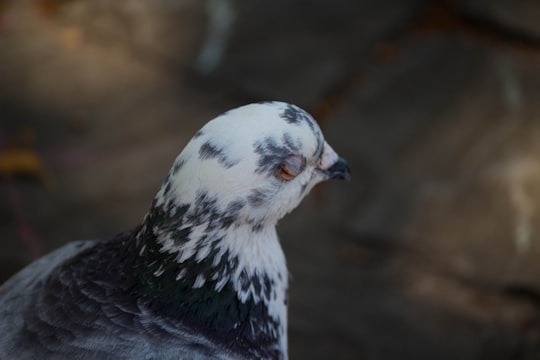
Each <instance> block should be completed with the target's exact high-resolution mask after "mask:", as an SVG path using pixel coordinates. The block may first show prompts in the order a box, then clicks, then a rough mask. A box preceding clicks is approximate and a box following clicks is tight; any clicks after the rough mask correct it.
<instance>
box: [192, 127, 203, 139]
mask: <svg viewBox="0 0 540 360" xmlns="http://www.w3.org/2000/svg"><path fill="white" fill-rule="evenodd" d="M203 135H204V131H202V129H200V130H199V131H197V132H196V133H195V135H193V138H194V139H196V138H199V137H201V136H203Z"/></svg>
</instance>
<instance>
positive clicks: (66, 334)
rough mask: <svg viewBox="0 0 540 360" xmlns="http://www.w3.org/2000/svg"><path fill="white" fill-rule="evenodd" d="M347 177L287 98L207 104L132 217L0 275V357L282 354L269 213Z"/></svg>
mask: <svg viewBox="0 0 540 360" xmlns="http://www.w3.org/2000/svg"><path fill="white" fill-rule="evenodd" d="M348 176H349V170H348V167H347V165H346V163H345V162H344V161H343V160H342V159H341V158H339V157H338V156H337V154H336V153H335V152H334V151H333V150H332V148H331V147H330V146H329V145H328V144H327V143H326V142H325V141H324V138H323V136H322V133H321V131H320V129H319V127H318V125H317V124H316V122H315V121H314V120H313V118H311V116H310V115H309V114H307V113H306V112H304V111H303V110H301V109H299V108H298V107H296V106H294V105H290V104H286V103H281V102H265V103H258V104H251V105H246V106H243V107H240V108H237V109H234V110H231V111H229V112H227V113H225V114H223V115H220V116H218V117H217V118H216V119H214V120H212V121H210V122H209V123H207V124H206V125H205V126H204V127H203V128H202V129H201V130H200V131H199V132H197V133H196V134H195V136H194V137H193V139H192V140H191V141H190V142H189V143H188V144H187V145H186V147H185V148H184V150H183V151H182V152H181V153H180V155H179V156H178V157H177V158H176V160H175V162H174V164H173V166H172V168H171V170H170V172H169V174H168V176H167V178H166V179H165V181H164V183H163V185H162V186H161V189H160V190H159V192H158V193H157V195H156V197H155V199H154V201H153V203H152V206H151V209H150V211H149V212H148V213H147V214H146V216H145V218H144V220H143V221H142V223H141V224H140V225H139V226H137V227H136V228H135V229H133V230H131V231H128V232H125V233H122V234H119V235H117V236H115V237H113V238H111V239H107V240H94V241H82V242H74V243H70V244H68V245H66V246H64V247H62V248H60V249H58V250H56V251H54V252H52V253H50V254H49V255H47V256H45V257H43V258H41V259H38V260H37V261H35V262H34V263H32V264H30V265H29V266H27V267H26V268H24V269H23V270H21V271H20V272H19V273H18V274H16V275H15V276H14V277H12V278H11V279H10V280H8V281H7V282H6V283H5V284H4V285H2V286H1V287H0V333H2V334H3V335H2V336H1V337H0V359H4V358H6V359H11V358H17V359H41V358H42V359H50V358H51V359H52V358H54V359H287V289H288V271H287V266H286V262H285V256H284V254H283V251H282V249H281V245H280V243H279V240H278V236H277V233H276V228H275V227H276V224H277V221H278V220H279V219H281V218H282V217H283V216H284V215H285V214H287V213H288V212H290V211H291V210H292V209H294V208H295V207H296V206H297V205H298V204H299V203H300V201H301V200H302V198H303V197H304V196H305V195H306V194H307V193H308V192H309V190H311V188H312V187H313V186H314V185H315V184H317V183H318V182H320V181H323V180H327V179H330V178H347V177H348Z"/></svg>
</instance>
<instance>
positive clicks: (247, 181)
mask: <svg viewBox="0 0 540 360" xmlns="http://www.w3.org/2000/svg"><path fill="white" fill-rule="evenodd" d="M348 176H349V170H348V167H347V165H346V163H345V162H344V161H343V160H342V159H340V158H339V157H338V156H337V154H336V153H335V152H334V150H333V149H332V148H331V147H330V146H329V145H328V144H327V143H326V142H325V141H324V138H323V135H322V132H321V130H320V128H319V126H318V125H317V123H316V122H315V120H314V119H313V118H312V117H311V116H310V115H309V114H308V113H306V112H305V111H303V110H302V109H300V108H298V107H296V106H294V105H290V104H286V103H282V102H265V103H257V104H251V105H246V106H242V107H239V108H237V109H234V110H231V111H228V112H226V113H224V114H222V115H220V116H218V117H217V118H215V119H214V120H212V121H210V122H208V123H207V124H206V125H205V126H204V127H203V128H202V129H201V130H200V131H199V132H197V134H196V135H195V136H194V137H193V139H192V140H191V141H190V142H189V143H188V144H187V146H186V147H185V148H184V150H183V151H182V153H181V154H180V155H179V156H178V157H177V158H176V160H175V163H174V166H173V168H172V169H171V172H170V173H169V176H168V178H167V179H166V181H165V183H164V184H163V186H162V188H161V190H160V192H159V193H158V195H157V198H156V200H157V203H158V204H159V205H162V204H164V203H167V202H173V203H176V204H178V203H193V202H194V201H197V197H200V196H202V195H204V197H205V198H206V199H209V198H212V199H215V200H216V202H215V203H214V204H213V206H216V207H218V208H219V209H220V210H221V211H223V212H225V211H226V210H227V207H230V209H231V210H233V212H235V215H236V216H235V219H234V222H235V223H236V225H240V224H241V223H248V224H251V225H252V226H253V227H254V229H259V230H260V229H262V228H263V227H266V226H274V225H275V224H276V222H277V221H278V220H279V219H280V218H282V217H283V216H284V215H285V214H287V213H288V212H290V211H291V210H293V209H294V208H295V207H296V206H297V205H298V204H299V203H300V201H301V200H302V199H303V198H304V196H306V195H307V194H308V193H309V191H310V190H311V189H312V188H313V186H315V185H316V184H317V183H319V182H321V181H323V180H327V179H329V178H346V177H348Z"/></svg>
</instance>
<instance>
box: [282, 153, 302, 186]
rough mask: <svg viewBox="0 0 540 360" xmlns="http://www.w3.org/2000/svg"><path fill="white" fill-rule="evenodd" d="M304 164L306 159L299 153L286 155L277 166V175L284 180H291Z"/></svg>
mask: <svg viewBox="0 0 540 360" xmlns="http://www.w3.org/2000/svg"><path fill="white" fill-rule="evenodd" d="M305 165H306V160H305V159H304V158H303V157H302V156H299V155H291V156H289V157H287V158H286V159H285V160H284V161H283V163H282V164H281V165H280V166H279V169H278V176H279V177H280V178H281V179H282V180H285V181H291V180H292V179H294V178H295V177H297V176H298V174H300V173H301V172H302V171H303V170H304V167H305Z"/></svg>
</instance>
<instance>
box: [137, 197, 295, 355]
mask: <svg viewBox="0 0 540 360" xmlns="http://www.w3.org/2000/svg"><path fill="white" fill-rule="evenodd" d="M167 204H168V205H164V204H162V205H158V204H157V203H156V202H155V203H154V205H153V207H152V209H151V211H150V212H149V213H148V214H147V216H146V217H145V220H144V223H143V225H142V226H141V227H140V228H139V230H138V232H137V233H136V235H135V238H136V249H137V252H138V255H139V257H140V259H141V264H143V266H141V267H140V268H139V269H138V273H139V274H140V275H139V276H140V277H141V280H142V281H141V283H143V284H144V287H145V290H144V292H145V294H146V296H147V297H148V298H149V300H151V302H152V303H153V304H156V306H158V307H159V311H160V312H161V313H163V314H164V315H168V316H173V317H175V318H180V319H182V321H183V322H184V323H185V324H186V325H188V326H191V327H194V328H197V329H198V330H199V331H201V330H204V331H206V332H207V336H208V337H210V338H214V337H216V336H218V335H219V337H222V336H223V333H224V331H229V332H230V334H231V335H228V336H227V340H225V342H238V343H244V344H247V343H250V344H251V345H250V346H249V347H251V346H252V348H266V349H273V350H268V351H278V352H279V353H281V354H286V348H287V343H286V327H287V314H286V297H287V294H286V293H287V268H286V264H285V258H284V255H283V251H282V249H281V246H280V244H279V241H278V238H277V234H276V231H275V226H262V227H260V228H258V229H257V232H254V231H253V230H254V229H253V225H252V224H248V223H246V222H239V221H237V219H235V218H234V216H232V217H231V214H224V213H223V214H222V213H220V212H219V211H218V210H217V208H215V207H209V206H206V207H205V206H201V204H198V206H196V205H194V204H193V205H180V206H177V205H171V203H167ZM233 215H234V214H233ZM164 299H165V300H164ZM201 327H202V328H204V329H201ZM240 339H241V341H240ZM224 345H228V344H224ZM229 345H230V344H229ZM253 345H254V346H253ZM261 345H264V346H262V347H261ZM244 346H245V345H244ZM247 347H248V346H246V348H247ZM246 351H247V350H246ZM269 354H270V353H269ZM253 355H254V354H250V356H253ZM259 355H261V356H260V357H261V358H265V357H266V356H265V354H259ZM272 356H273V355H271V356H270V357H272ZM257 357H258V356H257ZM280 357H281V356H279V357H278V358H280Z"/></svg>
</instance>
